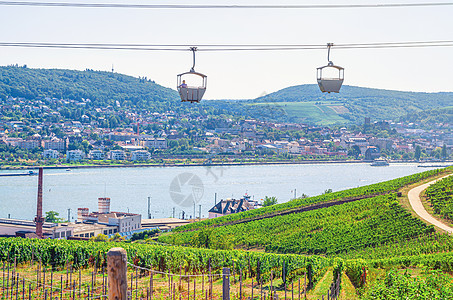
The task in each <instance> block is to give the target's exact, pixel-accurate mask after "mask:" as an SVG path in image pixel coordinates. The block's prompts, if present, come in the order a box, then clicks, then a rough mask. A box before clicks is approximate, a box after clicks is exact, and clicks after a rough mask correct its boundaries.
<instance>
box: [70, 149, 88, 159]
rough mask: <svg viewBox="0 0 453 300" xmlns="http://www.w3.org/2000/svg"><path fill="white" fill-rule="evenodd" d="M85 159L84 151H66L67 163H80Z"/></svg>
mask: <svg viewBox="0 0 453 300" xmlns="http://www.w3.org/2000/svg"><path fill="white" fill-rule="evenodd" d="M84 157H85V153H83V151H82V150H69V151H66V160H67V161H78V160H81V159H83V158H84Z"/></svg>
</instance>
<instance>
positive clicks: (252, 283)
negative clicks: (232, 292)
mask: <svg viewBox="0 0 453 300" xmlns="http://www.w3.org/2000/svg"><path fill="white" fill-rule="evenodd" d="M250 276H251V275H250ZM252 300H253V277H252Z"/></svg>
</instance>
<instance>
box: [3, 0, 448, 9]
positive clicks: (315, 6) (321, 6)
mask: <svg viewBox="0 0 453 300" xmlns="http://www.w3.org/2000/svg"><path fill="white" fill-rule="evenodd" d="M0 5H3V6H38V7H79V8H133V9H339V8H399V7H441V6H453V2H423V3H422V2H420V3H382V4H305V5H290V4H274V5H240V4H231V5H229V4H218V5H213V4H126V3H77V2H43V1H40V2H38V1H36V2H28V1H0Z"/></svg>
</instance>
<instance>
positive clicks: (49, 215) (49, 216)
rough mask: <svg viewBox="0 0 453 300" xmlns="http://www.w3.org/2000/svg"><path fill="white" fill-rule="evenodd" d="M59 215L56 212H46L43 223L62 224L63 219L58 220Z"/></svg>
mask: <svg viewBox="0 0 453 300" xmlns="http://www.w3.org/2000/svg"><path fill="white" fill-rule="evenodd" d="M59 215H60V214H59V213H57V212H56V211H53V210H51V211H47V212H46V217H45V221H46V222H51V223H60V222H63V218H59V217H58V216H59Z"/></svg>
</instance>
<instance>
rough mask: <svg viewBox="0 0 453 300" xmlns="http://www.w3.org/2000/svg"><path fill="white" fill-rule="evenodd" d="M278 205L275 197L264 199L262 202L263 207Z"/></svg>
mask: <svg viewBox="0 0 453 300" xmlns="http://www.w3.org/2000/svg"><path fill="white" fill-rule="evenodd" d="M277 203H278V200H277V197H275V196H272V197H268V196H266V197H264V201H263V206H270V205H274V204H277Z"/></svg>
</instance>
